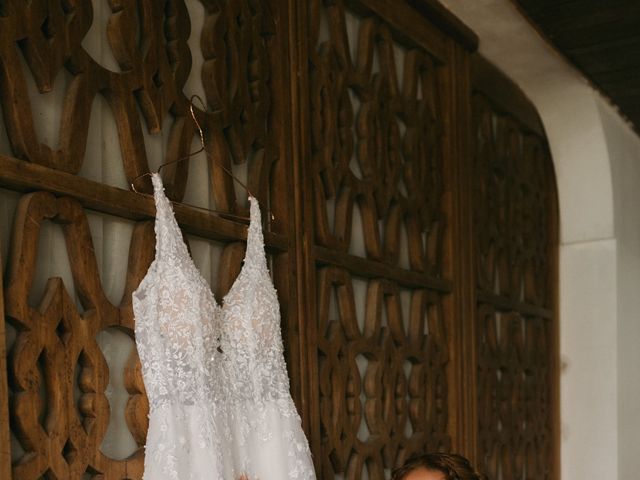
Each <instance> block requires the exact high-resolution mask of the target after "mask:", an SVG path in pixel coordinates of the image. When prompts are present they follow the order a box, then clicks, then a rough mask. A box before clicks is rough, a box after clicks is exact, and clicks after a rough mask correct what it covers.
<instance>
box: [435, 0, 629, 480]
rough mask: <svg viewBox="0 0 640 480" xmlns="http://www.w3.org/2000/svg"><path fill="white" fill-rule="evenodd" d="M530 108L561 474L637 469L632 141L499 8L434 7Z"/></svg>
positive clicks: (483, 2)
mask: <svg viewBox="0 0 640 480" xmlns="http://www.w3.org/2000/svg"><path fill="white" fill-rule="evenodd" d="M441 2H442V3H443V4H444V5H445V6H446V7H447V8H449V9H450V10H451V11H452V12H453V13H454V15H456V16H457V17H458V18H460V19H461V20H462V21H463V22H465V23H466V24H467V25H468V26H469V27H470V28H471V29H473V30H474V31H475V32H476V34H477V35H478V36H479V38H480V47H479V49H480V53H481V54H482V55H483V56H485V57H486V58H487V59H488V60H489V61H491V62H492V63H493V64H495V65H496V66H497V67H498V68H500V69H501V70H502V71H503V72H504V73H506V74H507V75H508V76H509V77H511V78H512V79H513V80H514V81H515V82H516V83H517V84H518V85H519V86H520V87H521V88H522V90H523V91H524V92H525V93H526V94H527V96H528V97H529V98H530V99H531V100H532V102H533V103H534V104H535V106H536V107H537V109H538V111H539V113H540V116H541V119H542V122H543V124H544V127H545V130H546V133H547V136H548V139H549V144H550V147H551V152H552V156H553V160H554V165H555V170H556V177H557V183H558V195H559V204H560V237H561V238H560V242H561V247H560V351H561V359H562V365H563V369H562V374H561V435H562V439H561V464H562V467H561V473H562V479H563V480H583V479H588V478H593V479H595V478H607V479H616V478H617V479H621V480H635V479H636V478H637V472H638V471H640V456H638V455H637V453H636V450H637V445H638V444H640V415H639V413H640V375H638V374H637V371H638V368H639V367H640V353H639V351H640V349H638V348H636V345H638V344H639V343H640V321H638V317H639V315H638V313H637V312H639V311H640V295H638V294H637V293H636V291H638V290H640V213H637V212H638V206H640V193H639V192H638V191H640V188H637V186H640V139H639V138H638V136H637V135H635V134H634V132H633V131H632V130H631V128H630V127H629V126H628V125H627V124H626V123H625V122H624V121H623V120H622V119H621V117H620V116H619V115H618V114H617V113H616V112H615V111H614V110H613V108H612V107H611V106H610V105H609V104H608V103H607V101H605V100H603V99H602V97H601V96H600V95H599V94H598V93H597V92H595V91H594V90H593V89H592V88H591V87H590V86H589V85H588V83H587V82H586V81H585V80H584V78H583V77H582V76H581V74H580V73H579V72H577V71H576V70H575V69H574V68H573V67H571V65H570V64H568V63H567V62H566V61H565V60H564V58H562V57H561V56H560V55H559V54H558V53H557V52H556V51H555V50H554V49H553V48H552V47H551V46H549V44H548V43H546V41H545V40H544V39H543V38H542V37H541V36H540V35H539V34H538V33H537V31H536V30H535V29H534V28H533V27H532V26H531V25H530V24H529V23H528V22H527V20H526V19H525V18H524V17H523V16H522V15H521V14H520V13H519V12H518V10H517V9H516V8H515V6H514V5H513V3H512V2H511V1H509V0H473V1H469V0H441Z"/></svg>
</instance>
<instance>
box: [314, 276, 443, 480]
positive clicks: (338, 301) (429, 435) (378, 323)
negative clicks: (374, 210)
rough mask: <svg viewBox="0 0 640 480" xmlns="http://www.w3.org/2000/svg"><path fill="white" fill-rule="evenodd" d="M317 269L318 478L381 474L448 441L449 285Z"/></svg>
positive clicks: (361, 476) (376, 476)
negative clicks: (416, 285) (424, 285)
mask: <svg viewBox="0 0 640 480" xmlns="http://www.w3.org/2000/svg"><path fill="white" fill-rule="evenodd" d="M317 278H318V300H317V301H318V356H319V366H318V369H319V373H318V376H319V378H318V382H319V394H320V400H319V402H320V403H319V409H320V427H321V430H322V451H321V454H322V457H321V458H320V459H319V461H320V462H322V463H321V472H322V473H321V476H320V478H326V479H329V478H335V476H336V475H337V474H343V475H345V478H350V479H360V478H372V479H374V478H380V479H381V478H384V472H385V470H387V471H388V470H390V469H392V468H395V467H396V466H397V465H399V464H402V463H403V462H404V460H406V459H407V458H408V457H409V456H410V455H411V454H413V453H419V452H423V451H429V450H449V449H450V448H451V438H450V436H449V434H448V432H447V418H448V408H449V398H448V395H447V393H448V385H447V376H446V370H445V369H446V366H447V363H448V360H449V351H448V349H447V342H446V315H445V312H444V310H443V301H442V295H441V294H439V293H437V292H434V291H430V290H428V289H413V290H409V289H403V288H401V287H400V286H399V285H398V284H397V283H396V282H393V281H390V280H386V279H371V280H369V281H365V280H362V279H359V278H357V277H352V276H351V275H350V274H349V272H348V271H347V270H346V269H343V268H339V267H324V268H320V269H319V270H318V277H317ZM356 280H357V281H359V282H360V285H364V286H365V289H366V292H365V291H360V292H354V286H353V282H354V281H356ZM357 293H360V294H363V295H364V296H365V298H364V299H363V300H365V307H364V311H361V312H358V309H357V307H356V302H357Z"/></svg>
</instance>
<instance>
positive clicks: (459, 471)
mask: <svg viewBox="0 0 640 480" xmlns="http://www.w3.org/2000/svg"><path fill="white" fill-rule="evenodd" d="M485 478H486V477H484V476H483V475H481V474H480V473H478V472H477V471H476V470H475V469H474V468H473V466H472V465H471V463H469V460H467V459H466V458H464V457H463V456H462V455H458V454H455V453H425V454H424V455H419V456H415V457H411V458H410V459H409V460H407V461H406V462H405V464H404V465H403V466H402V467H400V468H397V469H396V470H394V471H393V473H392V475H391V479H392V480H485Z"/></svg>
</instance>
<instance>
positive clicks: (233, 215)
mask: <svg viewBox="0 0 640 480" xmlns="http://www.w3.org/2000/svg"><path fill="white" fill-rule="evenodd" d="M194 98H197V99H198V100H199V101H200V104H201V105H202V107H203V110H206V107H205V104H204V101H203V100H202V98H200V96H199V95H192V96H191V98H190V99H189V112H190V114H191V118H192V119H193V122H194V123H195V124H196V128H197V129H198V134H199V136H200V148H199V149H198V150H196V151H195V152H191V153H189V154H188V155H186V156H184V157H181V158H179V159H177V160H170V161H168V162H164V163H162V164H161V165H160V166H159V167H158V170H157V171H156V172H145V173H142V174H140V175H138V176H137V177H136V178H134V179H133V180H132V181H131V189H132V190H133V191H134V192H136V193H139V194H141V195H143V194H144V192H139V191H138V190H137V189H136V187H135V183H136V181H137V180H139V179H141V178H144V177H146V176H151V175H152V174H153V173H156V174H159V173H160V171H161V170H162V169H163V168H164V167H166V166H167V165H172V164H174V163H179V162H182V161H184V160H188V159H189V158H191V157H193V156H194V155H198V154H199V153H201V152H204V151H206V144H205V141H204V131H203V129H202V126H201V125H200V122H199V121H198V119H197V117H196V114H195V112H194V110H193V99H194ZM217 166H218V167H220V168H221V169H222V170H223V171H224V172H225V173H226V174H227V175H229V176H230V177H231V178H232V179H233V180H235V181H236V182H237V183H238V184H239V185H240V186H241V187H242V188H244V189H245V190H246V191H247V194H248V195H249V196H250V197H254V196H253V194H252V193H251V190H249V187H248V186H247V185H246V184H245V183H244V182H242V181H241V180H240V179H239V178H238V177H236V176H235V175H234V174H233V172H232V171H231V170H229V169H228V168H227V167H225V166H224V165H222V164H220V163H217ZM254 198H255V197H254ZM190 207H191V208H199V209H201V210H206V211H208V212H212V213H218V214H220V215H221V216H226V217H233V218H239V219H242V220H248V217H246V216H241V215H235V214H232V213H229V212H223V211H218V210H210V209H206V208H202V207H197V206H195V205H190ZM272 217H273V215H272Z"/></svg>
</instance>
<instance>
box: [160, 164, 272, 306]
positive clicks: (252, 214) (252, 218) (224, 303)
mask: <svg viewBox="0 0 640 480" xmlns="http://www.w3.org/2000/svg"><path fill="white" fill-rule="evenodd" d="M151 177H152V178H156V179H158V181H159V184H160V187H161V188H156V186H155V185H154V189H153V195H154V198H155V196H156V195H161V196H162V197H163V198H164V200H166V202H167V205H168V207H169V212H168V213H169V214H170V218H171V221H172V222H173V223H174V224H175V226H176V227H177V228H178V230H180V225H178V221H177V220H176V215H175V212H174V211H173V202H172V201H171V200H169V197H167V195H166V194H165V193H164V182H163V181H162V177H161V176H160V174H159V173H157V172H154V173H152V174H151ZM248 198H249V226H248V228H247V246H246V249H245V255H244V258H243V259H242V266H241V267H240V271H239V272H238V275H237V276H236V278H235V280H234V281H233V283H232V284H231V287H230V288H229V290H228V291H227V293H225V294H224V296H223V297H222V299H221V301H220V302H218V301H217V300H216V296H215V294H214V293H213V290H212V289H211V285H210V284H209V282H207V280H206V279H205V278H204V276H203V275H202V273H201V272H200V269H198V267H197V266H196V263H195V262H194V260H193V257H192V256H191V253H190V252H189V249H188V248H187V244H186V243H185V241H184V238H183V236H182V235H179V240H178V241H179V242H180V244H181V245H182V246H183V247H184V250H185V252H186V254H187V257H188V259H189V260H188V261H189V265H190V266H191V268H193V270H194V271H195V272H196V273H197V274H198V278H199V279H200V281H201V282H202V283H203V285H204V287H206V290H207V292H208V293H209V296H210V298H211V300H212V302H213V304H214V305H215V306H216V307H217V308H219V309H220V310H221V311H224V310H225V307H226V306H227V298H228V297H229V295H230V294H231V292H233V290H234V289H235V287H236V286H237V285H238V283H239V281H240V279H241V277H242V276H243V274H244V273H245V270H246V266H247V257H248V255H249V241H250V240H251V238H250V235H251V232H252V227H254V222H256V221H257V222H258V224H257V228H259V229H260V230H262V221H261V219H260V218H258V219H257V220H256V218H255V217H256V216H257V217H260V215H259V212H260V203H259V202H258V199H257V198H255V197H254V196H253V195H249V197H248ZM253 202H256V205H257V207H258V209H257V213H258V214H257V215H256V213H255V212H254V208H253ZM155 203H156V215H155V221H156V222H157V221H158V211H157V209H158V202H155ZM157 241H158V238H157V233H156V242H157ZM263 248H264V247H263ZM157 260H158V252H157V251H156V255H155V258H154V259H153V262H152V265H153V264H155V263H156V262H157ZM150 267H151V266H150Z"/></svg>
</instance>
